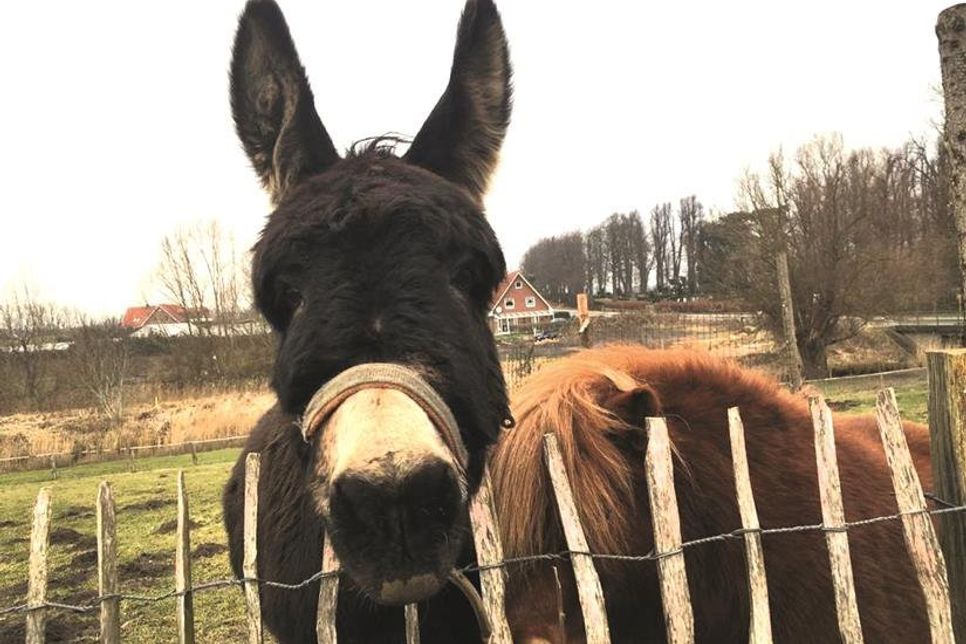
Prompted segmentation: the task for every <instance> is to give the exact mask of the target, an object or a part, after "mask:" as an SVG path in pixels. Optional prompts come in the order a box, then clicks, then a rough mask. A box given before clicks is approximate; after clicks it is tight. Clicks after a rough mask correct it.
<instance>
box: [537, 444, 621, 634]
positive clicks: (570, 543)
mask: <svg viewBox="0 0 966 644" xmlns="http://www.w3.org/2000/svg"><path fill="white" fill-rule="evenodd" d="M543 447H544V450H543V455H544V458H545V459H546V464H547V471H548V472H549V473H550V483H551V485H552V486H553V493H554V496H555V497H556V499H557V513H558V514H559V515H560V523H561V524H562V525H563V531H564V537H565V538H566V539H567V549H568V550H570V551H571V553H572V554H571V555H570V561H571V563H572V564H573V567H574V579H576V581H577V598H578V599H579V600H580V611H581V613H582V614H583V616H584V630H585V631H586V634H587V644H610V627H609V626H608V624H607V610H606V609H605V608H604V591H603V589H602V588H601V585H600V577H598V576H597V570H596V569H595V568H594V559H593V557H591V556H590V554H589V553H588V550H587V537H586V536H585V535H584V529H583V527H581V525H580V515H579V514H577V506H576V504H575V503H574V495H573V490H572V489H571V487H570V481H569V480H568V479H567V470H566V469H565V468H564V464H563V457H562V456H561V455H560V447H559V446H558V445H557V437H556V436H555V435H554V434H544V435H543Z"/></svg>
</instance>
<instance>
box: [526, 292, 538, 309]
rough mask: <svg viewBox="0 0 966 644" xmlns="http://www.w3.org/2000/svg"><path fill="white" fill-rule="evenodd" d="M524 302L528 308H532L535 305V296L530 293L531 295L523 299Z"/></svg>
mask: <svg viewBox="0 0 966 644" xmlns="http://www.w3.org/2000/svg"><path fill="white" fill-rule="evenodd" d="M525 303H526V305H527V308H528V309H532V308H533V307H535V306H536V305H537V298H535V297H533V296H532V295H531V296H529V297H527V299H526V300H525Z"/></svg>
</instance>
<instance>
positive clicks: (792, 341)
mask: <svg viewBox="0 0 966 644" xmlns="http://www.w3.org/2000/svg"><path fill="white" fill-rule="evenodd" d="M775 268H776V270H777V275H778V297H779V298H780V299H781V306H782V330H783V331H784V334H785V345H786V353H787V356H788V362H787V365H788V369H789V371H790V372H791V373H790V374H789V375H790V376H791V379H792V382H791V384H792V389H794V390H795V391H798V390H799V389H801V388H802V371H803V367H802V354H800V353H799V352H798V340H797V339H796V338H797V336H796V334H795V310H794V306H793V304H792V283H791V280H790V279H789V277H788V254H787V253H785V252H784V251H782V252H780V253H778V255H777V256H776V257H775Z"/></svg>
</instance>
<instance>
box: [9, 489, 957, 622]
mask: <svg viewBox="0 0 966 644" xmlns="http://www.w3.org/2000/svg"><path fill="white" fill-rule="evenodd" d="M924 496H925V497H927V498H928V499H930V500H931V501H933V502H935V503H937V504H939V505H942V506H943V507H941V508H937V509H933V510H930V509H928V508H924V509H922V510H913V511H910V512H897V513H896V514H890V515H886V516H880V517H873V518H870V519H859V520H856V521H846V522H845V523H844V524H843V525H842V526H839V527H836V526H826V525H824V524H822V523H810V524H803V525H797V526H788V527H780V528H757V529H754V528H739V529H737V530H732V531H731V532H726V533H723V534H717V535H713V536H710V537H701V538H699V539H692V540H690V541H685V542H683V543H682V544H681V545H680V547H678V548H675V549H673V550H669V551H666V552H654V551H653V550H652V551H651V552H649V553H647V554H645V555H622V554H608V553H596V552H589V551H582V550H562V551H560V552H555V553H543V554H537V555H526V556H521V557H508V558H505V559H503V560H502V561H500V562H499V563H493V564H472V565H468V566H464V567H462V568H459V569H457V571H456V572H459V573H467V572H481V571H484V570H493V569H505V568H508V567H511V566H516V565H520V564H526V563H537V562H547V561H552V562H556V561H567V560H569V559H571V558H573V557H574V556H586V557H590V558H592V559H596V560H601V561H625V562H645V561H658V560H660V559H665V558H667V557H671V556H674V555H677V554H681V553H683V552H684V550H686V549H687V548H693V547H695V546H701V545H706V544H709V543H714V542H726V541H731V540H735V539H742V538H744V536H745V535H748V534H759V535H763V536H768V535H781V534H795V533H804V532H823V533H824V532H844V531H847V530H851V529H852V528H861V527H864V526H870V525H875V524H879V523H886V522H889V521H897V520H899V519H901V518H903V517H905V516H914V515H917V514H925V515H927V516H936V515H943V514H953V513H957V512H966V504H964V505H955V504H953V503H950V502H949V501H945V500H943V499H941V498H939V497H937V496H935V495H933V494H930V493H928V492H927V493H925V494H924ZM339 574H340V572H339V571H338V570H335V571H319V572H317V573H315V574H314V575H312V576H310V577H308V578H306V579H304V580H302V581H300V582H298V583H292V584H289V583H285V582H280V581H273V580H269V579H261V578H260V577H238V578H232V579H215V580H212V581H208V582H204V583H201V584H198V585H197V586H193V587H191V588H188V589H185V590H172V591H168V592H164V593H161V594H158V595H130V594H125V593H111V594H105V595H100V596H98V597H95V598H94V599H92V600H91V601H90V602H88V603H86V604H65V603H61V602H55V601H45V602H42V603H38V604H28V603H24V604H17V605H14V606H8V607H6V608H0V617H5V616H7V615H11V614H18V615H20V614H25V613H30V612H34V611H38V610H49V609H56V610H62V611H67V612H71V613H80V614H83V613H90V612H93V611H95V610H99V609H100V606H101V604H102V603H104V602H106V601H111V600H117V601H119V602H121V601H124V602H132V603H141V604H154V603H158V602H162V601H165V600H168V599H174V598H176V597H181V596H184V595H189V594H192V595H193V594H195V593H200V592H205V591H210V590H215V589H219V588H225V587H229V586H244V585H246V584H250V583H256V584H258V585H260V586H267V587H271V588H281V589H283V590H301V589H303V588H305V587H307V586H309V585H311V584H314V583H315V582H317V581H321V580H322V579H330V578H333V577H337V576H338V575H339Z"/></svg>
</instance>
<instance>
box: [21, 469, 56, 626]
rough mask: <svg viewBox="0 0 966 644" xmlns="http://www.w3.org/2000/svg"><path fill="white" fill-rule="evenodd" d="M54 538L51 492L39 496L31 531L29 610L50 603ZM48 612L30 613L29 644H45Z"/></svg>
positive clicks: (37, 611)
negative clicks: (49, 571)
mask: <svg viewBox="0 0 966 644" xmlns="http://www.w3.org/2000/svg"><path fill="white" fill-rule="evenodd" d="M49 537H50V489H49V488H43V489H41V490H40V493H39V494H37V504H36V505H35V506H34V523H33V528H32V529H31V531H30V564H29V565H30V571H29V573H28V575H29V576H28V578H27V606H28V607H32V606H42V605H43V604H44V603H46V601H47V546H48V545H49V541H50V540H49ZM46 627H47V609H45V608H37V609H36V610H31V611H30V612H28V613H27V626H26V632H27V637H26V641H27V644H43V642H44V639H45V637H46Z"/></svg>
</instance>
